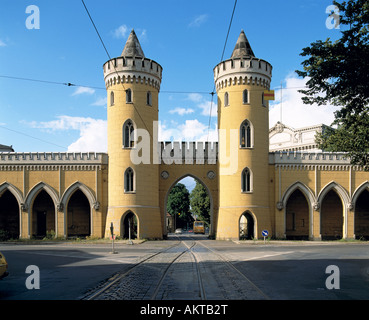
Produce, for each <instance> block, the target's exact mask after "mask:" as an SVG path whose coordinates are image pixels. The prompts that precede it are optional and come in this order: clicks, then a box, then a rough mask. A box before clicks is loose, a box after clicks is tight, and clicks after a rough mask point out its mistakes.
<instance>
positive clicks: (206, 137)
mask: <svg viewBox="0 0 369 320" xmlns="http://www.w3.org/2000/svg"><path fill="white" fill-rule="evenodd" d="M217 140H218V130H217V127H216V126H215V127H214V128H213V129H210V130H209V132H208V125H206V124H204V123H201V122H200V121H199V120H197V119H195V120H186V121H185V123H183V124H178V123H175V122H172V123H171V124H170V126H168V125H167V124H166V123H164V124H163V123H159V141H217Z"/></svg>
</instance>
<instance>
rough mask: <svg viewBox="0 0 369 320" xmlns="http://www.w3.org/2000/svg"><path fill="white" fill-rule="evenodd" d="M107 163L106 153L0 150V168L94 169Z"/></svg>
mask: <svg viewBox="0 0 369 320" xmlns="http://www.w3.org/2000/svg"><path fill="white" fill-rule="evenodd" d="M105 164H108V155H107V154H106V153H95V152H78V153H77V152H2V153H0V170H8V171H11V170H19V169H20V168H21V169H23V168H26V169H28V170H59V168H60V167H61V168H62V169H64V170H95V169H96V166H99V167H100V166H101V165H105Z"/></svg>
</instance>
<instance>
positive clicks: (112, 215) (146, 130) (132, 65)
mask: <svg viewBox="0 0 369 320" xmlns="http://www.w3.org/2000/svg"><path fill="white" fill-rule="evenodd" d="M161 77H162V67H161V66H160V65H159V64H158V63H157V62H155V61H153V60H151V59H148V58H146V57H145V55H144V53H143V50H142V48H141V45H140V43H139V41H138V39H137V36H136V34H135V32H134V30H132V32H131V34H130V35H129V37H128V40H127V42H126V44H125V47H124V49H123V52H122V54H121V56H120V57H117V58H114V59H111V60H109V61H107V62H106V63H105V64H104V79H105V84H106V90H107V109H108V110H107V113H108V115H107V118H108V155H109V174H108V179H109V180H108V213H107V218H106V229H105V237H108V236H109V235H110V227H111V223H113V226H114V234H115V235H117V236H121V237H123V238H128V235H129V231H131V237H135V236H137V238H161V237H162V226H161V220H162V219H161V218H160V209H159V165H158V164H157V161H155V159H153V152H154V151H155V150H153V146H155V144H156V145H157V125H156V124H157V121H158V95H159V91H160V84H161ZM153 141H154V143H153ZM129 229H130V230H129Z"/></svg>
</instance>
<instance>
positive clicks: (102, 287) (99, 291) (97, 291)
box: [81, 241, 181, 300]
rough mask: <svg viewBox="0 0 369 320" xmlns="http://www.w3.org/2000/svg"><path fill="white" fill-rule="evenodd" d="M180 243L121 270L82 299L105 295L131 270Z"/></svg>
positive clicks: (176, 244) (178, 243)
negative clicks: (127, 268)
mask: <svg viewBox="0 0 369 320" xmlns="http://www.w3.org/2000/svg"><path fill="white" fill-rule="evenodd" d="M180 243H181V242H180V241H178V242H177V243H175V244H173V245H171V246H169V247H168V248H165V249H162V250H160V251H158V252H156V253H154V254H151V255H150V256H148V257H146V258H144V259H142V260H141V261H139V262H138V263H136V264H134V265H133V266H132V267H131V268H129V270H127V271H125V272H119V273H117V274H115V275H113V276H112V277H110V278H109V279H108V280H107V281H105V282H104V283H103V284H101V285H100V286H99V287H98V288H95V289H93V290H92V292H88V293H86V294H85V295H84V296H83V297H82V298H81V300H97V299H99V298H101V297H102V296H104V294H105V293H106V292H107V291H108V290H109V289H111V287H113V286H114V285H117V284H118V283H119V282H120V281H122V280H123V279H124V278H125V277H127V276H128V275H129V274H130V273H131V272H133V271H134V270H136V269H137V268H139V267H140V266H141V265H143V264H144V263H148V262H150V261H151V260H152V259H154V258H155V257H157V256H158V255H160V254H163V253H165V252H167V251H168V250H171V249H172V248H175V247H177V246H178V245H180Z"/></svg>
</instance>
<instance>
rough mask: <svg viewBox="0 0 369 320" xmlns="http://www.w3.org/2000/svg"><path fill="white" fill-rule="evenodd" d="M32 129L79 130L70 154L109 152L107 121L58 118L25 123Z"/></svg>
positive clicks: (69, 149) (71, 145)
mask: <svg viewBox="0 0 369 320" xmlns="http://www.w3.org/2000/svg"><path fill="white" fill-rule="evenodd" d="M23 123H27V124H28V125H29V126H31V127H32V128H39V129H47V130H49V131H54V132H55V131H69V130H78V131H79V138H78V139H77V140H76V141H75V142H73V143H71V144H70V145H69V146H68V151H69V152H88V151H94V152H107V150H108V148H107V121H106V120H101V119H93V118H85V117H71V116H65V115H63V116H58V117H57V120H51V121H44V122H43V121H42V122H37V121H32V122H25V121H23Z"/></svg>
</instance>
